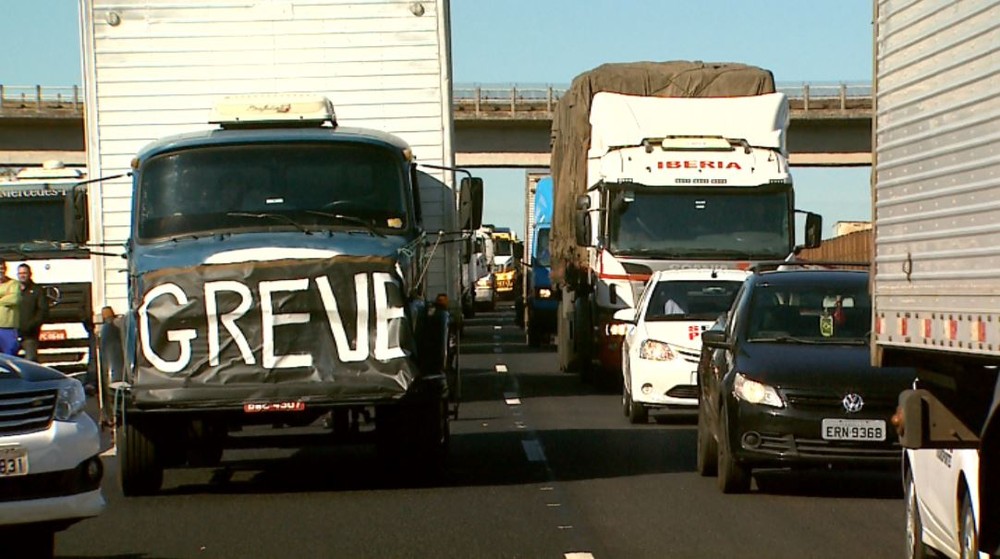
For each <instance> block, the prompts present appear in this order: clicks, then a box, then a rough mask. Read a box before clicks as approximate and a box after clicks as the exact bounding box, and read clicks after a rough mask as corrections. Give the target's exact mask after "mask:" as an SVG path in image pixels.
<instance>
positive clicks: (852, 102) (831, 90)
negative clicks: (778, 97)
mask: <svg viewBox="0 0 1000 559" xmlns="http://www.w3.org/2000/svg"><path fill="white" fill-rule="evenodd" d="M567 89H568V87H567V86H553V85H538V84H457V85H456V86H455V88H454V90H453V91H452V93H453V97H454V101H455V110H456V111H464V112H470V111H471V112H475V113H476V114H479V113H480V112H482V111H483V108H484V107H486V106H488V107H490V109H491V111H492V112H496V110H497V109H498V108H503V109H505V110H506V109H509V111H510V112H511V113H523V112H532V111H535V112H543V111H544V112H545V113H551V112H552V110H553V108H554V107H555V104H556V103H557V102H559V98H560V97H562V96H563V94H565V93H566V90H567ZM777 89H778V91H781V92H783V93H784V94H785V95H787V96H788V98H789V99H790V100H791V101H792V104H793V108H795V109H800V110H805V111H809V110H819V109H822V110H837V109H839V110H842V111H843V110H848V109H852V108H862V109H864V108H869V109H870V108H871V95H872V88H871V84H870V83H857V84H849V83H801V84H787V83H786V84H781V83H779V84H777ZM51 110H69V111H73V112H81V111H82V110H83V94H82V92H81V91H80V87H79V86H76V85H73V86H44V87H43V86H41V85H33V86H24V85H3V84H0V111H17V112H20V113H23V112H26V111H28V112H30V111H35V112H47V111H51Z"/></svg>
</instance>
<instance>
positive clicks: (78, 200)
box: [63, 185, 90, 245]
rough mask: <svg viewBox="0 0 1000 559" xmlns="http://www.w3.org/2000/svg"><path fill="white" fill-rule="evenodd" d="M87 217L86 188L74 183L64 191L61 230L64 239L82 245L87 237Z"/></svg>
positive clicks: (88, 230) (88, 229)
mask: <svg viewBox="0 0 1000 559" xmlns="http://www.w3.org/2000/svg"><path fill="white" fill-rule="evenodd" d="M89 225H90V224H89V219H88V212H87V188H86V187H84V186H81V185H76V186H74V187H73V188H71V189H70V190H67V191H66V198H65V201H64V202H63V232H64V236H65V237H66V238H65V239H64V240H65V241H67V242H70V243H73V244H76V245H82V244H85V243H86V242H87V240H88V239H89V236H88V234H89V232H90V227H89Z"/></svg>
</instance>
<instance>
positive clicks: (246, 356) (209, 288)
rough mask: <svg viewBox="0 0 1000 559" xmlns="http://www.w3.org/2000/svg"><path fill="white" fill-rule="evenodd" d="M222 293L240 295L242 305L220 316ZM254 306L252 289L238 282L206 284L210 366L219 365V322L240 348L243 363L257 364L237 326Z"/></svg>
mask: <svg viewBox="0 0 1000 559" xmlns="http://www.w3.org/2000/svg"><path fill="white" fill-rule="evenodd" d="M220 291H231V292H233V293H238V294H239V295H240V297H241V300H240V304H239V305H237V306H236V308H235V309H233V310H231V311H229V312H227V313H226V314H224V315H222V316H221V317H220V316H219V304H218V301H217V297H216V295H217V294H218V293H219V292H220ZM252 304H253V294H252V293H250V288H249V287H247V286H245V285H243V284H242V283H240V282H238V281H213V282H209V283H206V284H205V314H206V315H208V317H207V318H208V364H209V365H212V366H216V365H218V364H219V351H220V349H219V345H220V343H219V320H220V319H221V320H222V325H223V326H225V327H226V331H227V332H229V335H230V336H232V337H233V341H234V342H236V346H237V347H239V348H240V354H241V355H243V361H245V362H246V364H247V365H253V364H254V363H256V361H255V360H254V357H253V350H252V349H250V344H249V343H247V338H246V336H244V335H243V331H242V330H240V327H239V326H237V325H236V321H237V320H239V319H240V318H241V317H242V316H243V315H245V314H246V313H247V311H248V310H250V306H251V305H252Z"/></svg>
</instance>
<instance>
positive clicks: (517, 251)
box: [514, 241, 524, 261]
mask: <svg viewBox="0 0 1000 559" xmlns="http://www.w3.org/2000/svg"><path fill="white" fill-rule="evenodd" d="M514 259H515V260H518V261H521V260H523V259H524V243H523V242H521V241H517V242H515V243H514Z"/></svg>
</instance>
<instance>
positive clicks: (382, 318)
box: [372, 272, 406, 361]
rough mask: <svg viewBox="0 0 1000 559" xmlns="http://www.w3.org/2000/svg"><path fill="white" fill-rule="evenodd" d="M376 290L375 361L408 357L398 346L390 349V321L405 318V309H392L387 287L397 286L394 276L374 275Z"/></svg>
mask: <svg viewBox="0 0 1000 559" xmlns="http://www.w3.org/2000/svg"><path fill="white" fill-rule="evenodd" d="M372 284H373V286H374V289H375V359H378V360H379V361H388V360H390V359H396V358H399V357H406V352H405V351H403V349H402V348H400V347H399V346H398V345H395V346H392V347H389V321H391V320H393V319H396V318H403V317H404V316H406V315H405V313H404V312H403V307H390V306H389V297H388V290H387V287H388V286H390V285H397V284H396V282H395V281H393V279H392V276H391V275H389V274H387V273H385V272H375V273H374V274H372Z"/></svg>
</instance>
